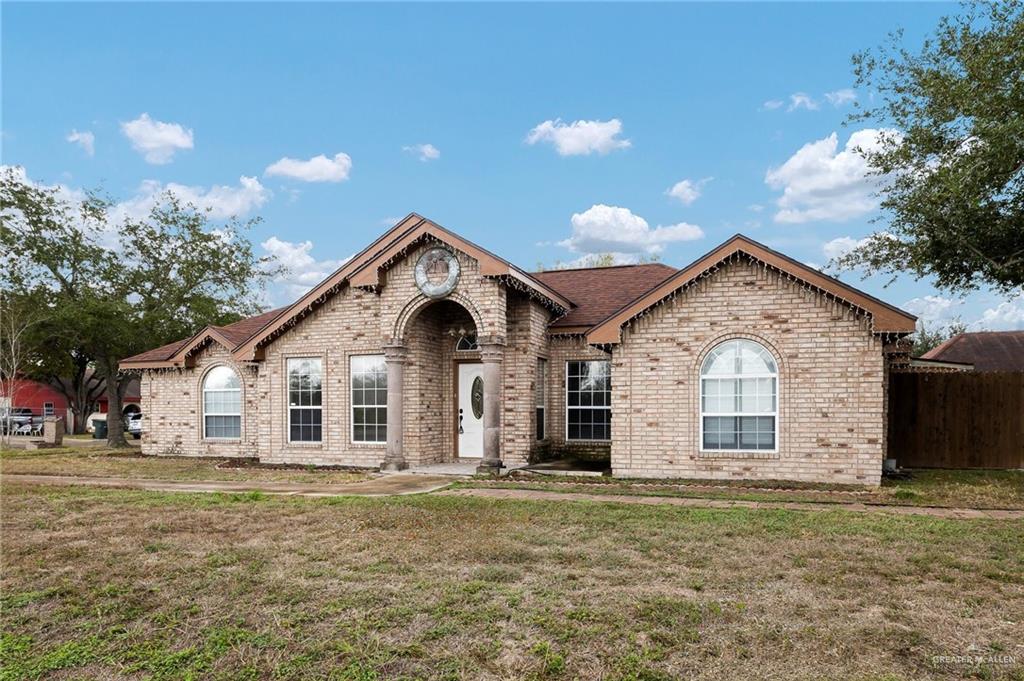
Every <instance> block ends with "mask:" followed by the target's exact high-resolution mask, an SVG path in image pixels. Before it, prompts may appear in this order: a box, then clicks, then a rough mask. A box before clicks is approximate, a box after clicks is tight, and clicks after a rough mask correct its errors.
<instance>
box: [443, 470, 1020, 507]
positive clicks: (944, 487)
mask: <svg viewBox="0 0 1024 681" xmlns="http://www.w3.org/2000/svg"><path fill="white" fill-rule="evenodd" d="M910 476H911V477H910V478H909V479H906V480H890V479H885V480H883V481H882V486H881V487H880V488H874V489H872V488H863V487H852V486H849V485H817V484H811V483H797V482H787V481H750V480H724V481H721V480H624V479H618V478H605V477H575V478H574V477H555V476H550V477H548V476H539V475H529V476H527V475H520V474H516V475H514V476H513V477H512V478H510V479H503V480H499V481H494V480H488V479H480V478H478V479H474V480H470V481H466V482H460V483H458V484H457V486H460V487H488V488H493V487H505V488H512V489H535V490H542V491H548V492H569V493H572V492H577V493H585V494H605V495H609V494H629V495H641V496H675V497H690V498H701V499H736V500H743V501H797V502H817V503H867V504H891V505H900V506H940V507H948V508H987V509H1024V471H969V470H955V471H947V470H924V469H921V470H915V471H911V473H910Z"/></svg>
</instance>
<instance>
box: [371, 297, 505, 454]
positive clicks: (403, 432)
mask: <svg viewBox="0 0 1024 681" xmlns="http://www.w3.org/2000/svg"><path fill="white" fill-rule="evenodd" d="M416 303H418V304H416ZM463 303H465V304H463ZM410 308H411V309H410ZM406 312H407V314H403V317H404V321H403V322H402V323H400V324H399V325H397V328H396V336H395V338H394V339H393V340H392V342H391V343H390V344H388V346H386V348H385V355H386V360H387V363H388V394H389V398H388V458H387V459H386V460H385V462H384V467H385V468H389V469H400V468H404V467H406V466H408V465H424V464H431V463H445V462H450V461H454V460H456V459H459V460H464V459H465V460H478V461H479V462H480V466H481V467H482V468H485V469H493V468H495V467H500V466H501V459H500V454H499V452H498V439H499V438H498V435H497V434H498V414H499V411H498V410H499V406H500V405H499V404H498V400H499V397H498V395H499V391H498V383H499V382H500V380H501V374H500V363H501V351H500V344H499V343H496V342H495V340H494V338H493V337H490V336H487V335H485V334H484V333H483V332H482V330H481V328H480V323H481V322H480V320H479V315H478V314H477V313H476V310H475V308H474V307H473V306H472V303H470V302H469V301H462V302H460V301H458V300H456V299H453V298H445V299H442V300H434V301H414V304H413V305H411V306H409V307H407V308H406Z"/></svg>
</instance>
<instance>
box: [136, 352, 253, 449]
mask: <svg viewBox="0 0 1024 681" xmlns="http://www.w3.org/2000/svg"><path fill="white" fill-rule="evenodd" d="M221 367H223V368H225V369H227V370H228V371H230V372H231V373H233V374H234V375H235V378H237V379H238V387H237V388H227V389H225V390H221V389H216V390H207V389H206V381H207V379H209V378H210V374H212V373H213V372H214V371H216V370H217V369H219V368H221ZM200 392H201V393H202V395H201V399H202V405H203V439H204V440H217V441H221V442H238V441H239V440H241V439H242V407H243V405H242V377H241V376H239V375H238V372H237V371H235V370H234V369H232V368H231V367H229V366H227V365H226V364H218V365H217V366H215V367H212V368H211V369H210V370H209V371H207V372H206V373H205V374H203V384H202V389H201V390H200ZM208 392H211V393H232V392H237V393H238V413H237V414H232V413H230V412H217V411H207V410H206V393H208ZM207 416H237V417H238V437H216V436H213V435H207V433H206V417H207ZM122 418H124V415H123V414H122Z"/></svg>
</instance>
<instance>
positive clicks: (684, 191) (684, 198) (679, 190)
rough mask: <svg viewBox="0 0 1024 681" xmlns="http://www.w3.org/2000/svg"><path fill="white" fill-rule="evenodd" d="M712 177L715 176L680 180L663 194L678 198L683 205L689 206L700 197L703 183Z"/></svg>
mask: <svg viewBox="0 0 1024 681" xmlns="http://www.w3.org/2000/svg"><path fill="white" fill-rule="evenodd" d="M713 179H715V178H713V177H705V178H704V179H703V180H698V181H696V182H694V181H693V180H680V181H679V182H676V183H675V184H674V185H672V186H671V187H670V188H668V189H666V190H665V194H666V195H668V196H671V197H672V198H674V199H679V201H680V202H681V203H682V204H683V205H684V206H689V205H690V204H691V203H693V202H694V201H696V200H697V199H698V198H700V195H701V192H702V191H703V190H704V185H706V184H707V183H708V182H710V181H711V180H713Z"/></svg>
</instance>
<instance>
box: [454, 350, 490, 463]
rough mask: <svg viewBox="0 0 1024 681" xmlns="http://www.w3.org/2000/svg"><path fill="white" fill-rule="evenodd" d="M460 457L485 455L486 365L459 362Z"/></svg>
mask: <svg viewBox="0 0 1024 681" xmlns="http://www.w3.org/2000/svg"><path fill="white" fill-rule="evenodd" d="M458 366H459V413H458V429H459V430H458V433H459V457H460V458H462V457H466V458H480V457H482V456H483V455H484V365H483V364H459V365H458Z"/></svg>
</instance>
